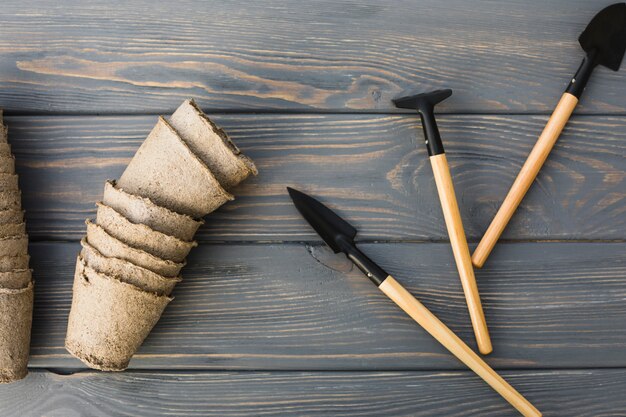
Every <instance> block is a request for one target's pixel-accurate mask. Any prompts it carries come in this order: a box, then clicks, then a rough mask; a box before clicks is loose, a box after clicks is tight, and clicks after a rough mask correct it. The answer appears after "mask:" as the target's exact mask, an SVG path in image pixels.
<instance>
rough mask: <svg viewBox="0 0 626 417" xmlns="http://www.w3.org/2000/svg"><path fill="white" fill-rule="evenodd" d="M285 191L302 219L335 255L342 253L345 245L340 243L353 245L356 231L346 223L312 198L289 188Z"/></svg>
mask: <svg viewBox="0 0 626 417" xmlns="http://www.w3.org/2000/svg"><path fill="white" fill-rule="evenodd" d="M287 191H289V196H290V197H291V199H292V200H293V204H294V205H295V206H296V208H297V209H298V211H299V212H300V214H302V217H304V219H305V220H306V221H307V222H309V224H310V225H311V226H312V227H313V229H315V231H316V232H317V234H319V235H320V237H321V238H322V239H324V242H326V244H327V245H328V246H330V248H331V249H332V250H333V251H334V252H335V253H339V252H343V250H344V249H345V245H342V243H349V244H351V245H354V236H356V229H355V228H354V227H352V226H351V225H350V224H349V223H348V222H347V221H345V220H344V219H342V218H341V217H339V216H338V215H337V214H336V213H335V212H334V211H332V210H331V209H329V208H328V207H326V206H325V205H323V204H322V203H320V202H319V201H317V200H316V199H314V198H313V197H311V196H308V195H306V194H304V193H303V192H301V191H298V190H294V189H293V188H290V187H287ZM342 240H343V241H342Z"/></svg>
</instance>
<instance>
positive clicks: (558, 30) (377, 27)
mask: <svg viewBox="0 0 626 417" xmlns="http://www.w3.org/2000/svg"><path fill="white" fill-rule="evenodd" d="M611 2H612V1H611V0H609V1H605V0H603V1H589V0H574V1H572V0H569V1H565V0H561V1H549V2H547V1H544V0H526V1H514V0H507V1H499V2H493V1H479V0H476V1H466V0H463V1H462V0H453V1H445V2H441V1H438V0H422V1H409V0H405V1H394V2H387V3H385V2H379V1H374V0H367V1H359V2H356V1H320V2H305V1H302V0H297V1H295V0H294V1H263V2H246V3H243V2H240V3H237V4H235V3H234V2H227V1H211V2H208V1H207V2H203V1H164V0H159V1H148V0H143V1H141V0H134V1H111V2H102V1H96V0H80V1H79V0H69V1H68V0H63V1H46V0H22V1H20V2H3V4H2V5H1V7H0V106H1V107H3V108H4V109H5V112H6V123H7V124H8V125H9V128H10V137H9V138H10V142H11V144H12V146H13V149H14V152H15V155H16V158H17V170H18V173H19V174H20V176H21V177H20V178H21V180H20V181H21V187H22V191H23V203H24V206H25V209H26V210H27V224H28V231H29V234H30V236H31V254H32V266H33V268H34V270H35V272H34V275H35V279H36V281H37V283H36V300H35V317H34V324H33V340H32V351H31V361H30V375H29V376H28V377H27V378H26V379H25V380H23V381H21V382H18V383H14V384H11V385H6V386H1V387H0V415H2V416H55V417H72V416H164V415H168V416H184V415H194V416H243V415H262V416H357V415H359V416H363V415H366V416H433V417H434V416H446V417H447V416H454V417H461V416H487V417H489V416H516V415H517V414H516V412H515V411H514V410H513V409H512V408H511V407H510V406H509V405H508V404H507V403H506V402H505V401H504V400H502V399H501V398H500V397H499V396H498V395H496V394H495V393H494V392H493V391H491V390H490V389H489V388H488V387H487V386H486V385H485V384H484V383H483V382H482V381H481V380H480V379H479V378H478V377H476V376H475V375H474V374H473V373H471V372H469V371H467V370H466V369H465V368H464V367H463V366H462V365H461V364H460V363H459V362H458V361H456V360H455V359H454V358H453V357H452V356H451V355H450V354H448V353H447V352H446V351H445V350H444V349H443V348H442V347H441V346H439V345H438V344H437V343H436V342H435V341H434V340H433V339H431V338H430V337H429V336H428V335H427V334H426V333H425V332H424V331H423V330H422V329H420V328H419V327H418V326H417V325H416V324H415V323H414V322H412V321H411V320H410V319H409V318H408V317H407V316H405V315H404V313H402V312H401V311H400V310H399V309H398V308H396V307H395V306H394V305H393V304H392V302H391V301H389V300H388V299H387V298H385V297H384V296H383V295H382V294H381V293H380V292H379V291H378V290H377V289H376V287H374V286H373V285H371V283H370V282H369V281H368V280H367V279H366V278H364V277H363V276H361V274H360V273H359V272H358V271H356V270H355V268H353V267H352V265H351V264H349V263H348V262H347V261H346V260H345V258H343V257H341V256H336V255H334V254H332V253H331V252H330V251H329V250H328V249H327V248H326V247H324V245H323V244H322V242H321V241H320V239H319V238H318V237H317V236H316V235H315V234H313V233H312V231H311V229H310V228H309V226H308V225H307V224H306V223H305V222H304V221H303V220H302V218H301V217H300V216H299V215H298V213H297V212H296V210H295V209H294V207H293V206H292V204H291V202H290V200H289V197H288V196H287V193H286V191H285V186H287V185H291V186H294V187H296V188H300V189H302V190H304V191H307V192H310V193H311V194H314V195H317V196H320V197H321V198H322V199H323V200H324V201H325V202H327V203H328V204H329V205H330V206H331V207H333V208H336V209H337V210H338V211H340V212H341V213H342V214H343V215H345V216H346V217H347V218H349V219H350V220H351V221H352V222H353V223H354V224H355V225H356V226H357V227H358V229H359V231H360V234H359V236H358V238H359V240H360V241H361V242H362V248H363V250H364V251H365V252H366V253H367V254H369V255H370V256H371V257H372V258H374V259H376V260H377V261H379V262H380V263H381V265H382V266H383V267H385V268H386V269H388V270H389V272H390V273H392V274H393V275H394V276H395V277H396V278H397V279H398V280H399V281H401V282H402V283H404V284H405V285H406V286H407V287H408V288H409V289H410V290H411V291H412V292H413V293H414V294H415V295H416V296H417V297H418V298H419V299H421V300H422V301H423V302H424V303H425V304H426V305H427V306H428V307H429V308H431V309H432V311H433V312H435V313H436V314H437V315H438V316H439V317H440V318H441V319H442V320H443V321H444V322H445V323H446V324H448V325H449V326H450V327H451V328H452V329H453V330H454V331H456V332H458V334H459V335H460V336H461V337H462V338H463V339H464V340H465V341H467V342H468V343H469V344H470V345H471V346H473V347H475V344H474V340H473V335H472V331H471V326H470V322H469V317H468V314H467V310H466V305H465V301H464V298H463V295H462V291H461V286H460V282H459V279H458V276H457V273H456V269H455V265H454V262H453V258H452V253H451V250H450V246H449V244H448V242H447V236H446V232H445V226H444V223H443V219H442V213H441V209H440V207H439V203H438V199H437V195H436V189H435V184H434V181H433V177H432V171H431V168H430V165H429V163H428V160H427V156H426V150H425V148H424V146H423V144H422V139H421V134H422V133H421V128H420V125H419V119H418V117H417V116H416V115H415V114H413V113H411V112H407V111H402V110H398V109H395V108H394V107H393V106H392V104H391V102H390V99H391V98H392V97H394V96H396V95H398V94H399V93H400V92H402V91H403V90H406V89H410V88H419V89H424V90H426V89H432V88H444V87H445V88H452V89H453V90H454V95H453V96H452V97H451V98H450V99H448V100H447V101H445V102H444V103H442V104H441V105H440V106H439V107H438V110H439V114H440V116H439V118H438V120H439V126H440V130H441V132H442V137H443V139H444V142H445V144H446V150H447V152H448V153H447V155H448V159H449V161H450V164H451V168H452V175H453V178H454V182H455V185H456V191H457V197H458V199H459V203H460V206H461V212H462V216H463V221H464V224H465V228H466V232H467V235H468V237H469V239H470V241H471V242H470V245H471V246H472V247H473V246H475V245H476V243H477V242H478V240H479V239H480V237H481V235H482V233H483V232H484V230H485V229H486V227H487V225H488V224H489V222H490V220H491V218H492V216H493V215H494V214H495V211H496V209H497V208H498V206H499V204H500V202H501V201H502V199H503V198H504V195H505V193H506V191H507V190H508V187H509V186H510V185H511V183H512V181H513V179H514V177H515V175H516V174H517V172H518V170H519V168H520V166H521V164H522V163H523V161H524V159H525V157H526V155H527V153H528V152H529V150H530V148H531V146H532V145H533V143H534V142H535V140H536V138H537V136H538V134H539V133H540V131H541V129H542V127H543V125H544V123H545V122H546V120H547V118H548V115H549V113H550V111H551V109H552V108H553V107H554V105H555V104H556V102H557V100H558V98H559V97H560V93H561V92H562V90H563V89H564V87H565V86H566V84H567V82H568V81H569V77H570V76H571V75H572V74H573V73H574V71H575V70H576V68H577V67H578V64H579V61H580V59H581V58H582V51H581V49H580V47H579V45H578V43H577V37H578V34H579V33H580V32H581V31H582V29H583V28H584V27H585V25H586V23H587V22H588V21H589V20H590V18H591V17H592V16H593V15H594V14H595V13H596V12H597V11H598V10H600V9H601V8H602V7H604V6H606V5H608V4H610V3H611ZM188 97H194V98H195V99H196V100H197V102H198V103H199V104H200V105H201V106H202V108H203V109H204V110H205V111H206V112H207V113H208V114H209V115H210V116H211V117H212V118H214V120H215V121H216V122H217V123H219V124H220V125H221V126H223V127H224V128H225V129H226V130H227V132H229V133H230V135H231V136H232V137H233V139H234V140H235V141H236V142H237V144H238V145H240V147H241V148H242V149H243V151H244V152H245V153H247V154H248V155H250V156H251V157H252V158H253V159H254V160H255V161H256V163H257V165H258V167H259V170H260V175H259V176H258V177H255V178H253V179H251V180H249V181H247V182H246V183H245V184H244V185H243V186H241V187H239V188H238V189H236V190H235V194H236V196H237V197H238V198H237V200H236V201H234V202H232V203H229V204H227V205H226V206H224V207H223V208H222V209H220V210H219V211H218V212H216V213H214V214H213V215H211V216H210V217H208V218H207V224H206V226H204V227H203V229H202V230H201V232H200V234H199V236H198V239H199V241H200V243H201V245H200V246H199V247H198V248H197V249H195V250H193V252H192V254H191V256H190V258H189V265H188V267H186V268H185V269H184V271H183V274H184V281H183V283H182V284H180V285H179V286H178V287H177V288H176V290H175V293H174V295H175V300H174V302H172V304H171V305H170V306H169V307H168V308H167V310H166V311H165V313H164V315H163V317H162V319H161V321H160V322H159V323H158V325H157V326H156V327H155V329H154V331H153V332H152V334H151V335H150V336H149V338H148V339H147V340H146V342H145V343H144V345H143V346H142V348H141V349H140V351H139V352H138V354H137V355H136V356H135V358H134V359H133V360H132V362H131V367H130V369H129V370H127V371H126V372H123V373H102V372H95V371H91V370H89V369H86V367H85V366H84V365H83V364H82V363H81V362H79V361H78V360H76V359H74V358H72V357H71V356H70V355H69V354H68V353H67V352H66V351H65V349H64V347H63V338H64V335H65V328H66V322H67V316H68V311H69V306H70V300H71V284H72V279H73V267H74V262H75V256H76V253H77V252H78V250H79V238H80V236H81V235H82V234H83V233H84V230H85V225H84V223H83V222H84V219H85V217H89V216H92V215H93V214H94V213H95V207H94V203H95V202H96V201H97V200H98V199H99V198H100V196H101V194H102V186H103V183H104V180H106V179H108V178H117V177H118V176H119V175H120V173H121V172H122V170H123V169H124V167H125V165H126V164H127V163H128V161H129V159H130V158H131V156H132V155H133V154H134V152H135V150H136V149H137V148H138V146H139V144H140V143H141V141H142V140H143V139H144V138H145V137H146V135H147V134H148V132H149V131H150V129H151V127H152V126H153V125H154V123H155V122H156V118H157V115H159V114H170V113H171V112H172V111H173V110H174V109H175V108H176V107H177V106H178V105H179V104H180V103H181V102H182V101H183V100H184V99H186V98H188ZM625 171H626V69H625V68H624V67H623V68H622V69H621V70H620V71H619V72H611V71H609V70H607V69H605V68H599V69H598V70H597V72H596V73H595V74H594V76H593V78H592V80H591V82H590V84H589V86H588V89H587V93H586V95H585V96H584V97H583V100H582V102H581V104H580V106H579V107H578V109H577V110H576V112H575V116H574V117H573V119H572V120H571V122H570V123H569V125H568V126H567V127H566V129H565V131H564V133H563V135H562V137H561V139H560V141H559V142H558V143H557V145H556V147H555V149H554V151H553V153H552V155H551V156H550V158H549V159H548V161H547V164H546V165H545V167H544V168H543V170H542V172H541V173H540V175H539V177H538V179H537V181H536V183H535V184H534V186H533V187H532V189H531V191H530V192H529V194H528V195H527V197H526V199H525V200H524V201H523V203H522V205H521V207H520V209H519V210H518V212H517V214H516V216H515V217H514V219H513V221H512V222H511V224H510V225H509V227H508V229H507V230H506V232H505V234H504V241H503V242H502V243H501V244H499V245H498V246H497V247H496V250H495V251H494V252H493V255H492V256H491V258H490V259H489V261H488V263H487V264H486V266H485V268H484V269H483V270H480V271H477V280H478V283H479V287H480V290H481V293H482V299H483V302H484V308H485V313H486V316H487V320H488V323H489V325H490V329H491V335H492V338H493V343H494V353H493V354H492V355H490V356H489V357H487V361H488V362H489V363H490V364H491V365H492V366H493V367H495V368H496V369H498V370H500V371H501V373H502V374H503V375H504V376H505V377H506V378H507V379H508V380H509V381H510V382H511V384H512V385H514V386H515V387H516V388H517V389H518V390H519V391H520V392H521V393H522V394H524V395H525V396H527V398H528V399H529V400H531V401H532V402H533V403H534V404H535V405H536V406H537V407H538V408H539V409H540V410H542V411H543V412H544V414H545V416H570V417H571V416H589V417H592V416H593V417H597V416H602V417H609V416H611V417H612V416H626V395H624V394H625V393H626V278H625V276H626V250H625V249H626V247H625V244H624V242H625V240H626V174H625Z"/></svg>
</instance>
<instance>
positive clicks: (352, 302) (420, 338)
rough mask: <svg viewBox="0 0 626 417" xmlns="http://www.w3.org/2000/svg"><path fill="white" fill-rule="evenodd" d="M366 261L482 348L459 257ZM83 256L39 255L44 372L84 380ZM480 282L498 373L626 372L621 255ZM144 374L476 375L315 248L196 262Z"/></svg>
mask: <svg viewBox="0 0 626 417" xmlns="http://www.w3.org/2000/svg"><path fill="white" fill-rule="evenodd" d="M361 248H362V249H363V250H364V251H365V252H366V253H367V254H368V255H370V256H371V257H372V259H375V260H376V261H378V262H380V264H381V265H382V266H383V267H384V268H386V269H387V270H388V271H389V272H390V273H391V274H393V275H394V276H395V277H396V278H397V279H398V280H399V281H400V282H402V283H403V284H404V285H406V286H407V288H409V290H410V291H412V292H413V293H414V294H415V295H416V296H417V297H418V298H419V299H420V300H421V301H423V302H424V304H426V305H427V306H428V307H429V308H431V309H432V311H433V312H435V313H436V314H437V315H438V316H439V317H440V318H441V319H442V320H443V321H444V322H445V323H446V324H448V325H449V326H450V327H451V328H452V329H453V330H454V331H456V332H457V333H458V334H459V335H460V337H462V338H463V339H464V340H466V341H467V342H468V343H469V344H470V345H471V346H474V341H473V335H472V331H471V326H470V322H469V318H468V315H467V312H466V305H465V300H464V298H463V295H462V290H461V286H460V282H459V279H458V276H457V273H456V269H455V265H454V261H453V258H452V255H451V253H450V252H451V250H450V248H449V245H447V244H444V243H438V244H434V243H422V244H363V245H361ZM78 250H79V245H78V243H72V244H69V243H34V244H32V245H31V254H32V259H33V262H32V264H33V267H34V269H35V275H34V276H35V279H36V281H37V283H36V296H35V320H34V328H33V342H32V357H31V366H34V367H67V368H73V369H77V368H84V365H82V364H81V363H80V362H79V361H78V360H75V359H72V358H71V357H70V356H69V354H67V352H65V350H64V348H63V339H64V335H65V329H66V321H67V314H68V311H69V306H70V299H71V298H70V297H71V284H72V276H73V270H74V262H75V256H76V254H77V252H78ZM493 256H494V258H493V259H492V262H491V264H490V265H489V266H490V267H489V268H488V269H485V270H481V271H478V272H477V279H478V282H479V287H480V291H481V295H482V299H483V302H484V308H485V314H486V316H487V321H488V324H489V327H490V330H491V336H492V339H493V344H494V353H493V354H492V355H490V356H488V357H487V358H486V360H487V361H488V362H489V363H491V364H492V365H493V366H495V367H497V368H500V369H503V368H506V369H512V368H524V369H529V368H531V369H532V368H553V367H568V368H571V367H618V366H620V367H625V366H626V356H624V347H625V346H626V304H625V303H624V297H625V295H626V281H625V280H624V279H623V277H624V275H626V258H625V257H624V245H623V244H621V243H620V244H618V243H514V244H502V245H500V247H499V248H498V250H497V252H496V253H494V255H493ZM183 277H184V281H183V282H182V283H181V284H179V285H178V286H177V288H176V290H175V292H174V296H175V300H174V301H173V302H172V303H171V304H170V305H169V306H168V308H167V309H166V311H165V314H164V316H163V317H162V318H161V321H160V322H159V323H158V324H157V326H156V328H155V329H154V331H153V332H152V334H151V335H150V336H149V338H148V339H147V340H146V342H145V344H144V345H143V346H142V348H141V349H140V351H139V353H138V354H137V355H136V357H135V358H134V359H133V360H132V361H131V367H133V368H135V369H139V368H142V369H164V368H167V369H178V368H183V369H220V370H233V369H248V370H263V369H269V370H281V369H282V370H286V369H294V370H370V369H376V370H424V369H462V368H463V366H462V365H461V364H460V363H459V362H457V361H456V360H455V359H454V358H453V357H451V356H450V355H449V354H448V353H447V351H445V349H443V348H442V347H440V346H439V345H438V344H437V342H435V341H434V339H432V338H431V337H430V336H428V335H427V334H426V333H425V332H424V331H423V330H422V329H420V328H419V327H418V325H417V324H415V323H414V322H413V321H412V320H411V319H409V318H408V316H406V315H405V314H404V313H403V312H402V311H400V310H399V309H398V308H397V307H396V306H395V305H394V304H393V303H392V302H391V301H390V300H388V299H387V298H386V297H385V296H384V295H383V294H382V293H380V292H379V291H378V290H377V288H376V287H375V286H374V285H372V284H371V283H370V282H369V280H368V279H367V278H365V277H363V276H362V275H361V274H360V272H357V271H356V270H355V268H352V266H351V264H350V263H349V262H348V261H347V260H346V259H345V257H343V256H341V255H334V254H332V252H330V251H329V250H328V249H326V248H325V247H319V246H310V245H303V244H282V245H258V244H255V245H234V244H228V245H218V244H205V245H201V246H200V247H199V248H197V249H194V251H192V254H191V256H190V258H189V265H188V266H187V267H186V268H185V269H184V270H183Z"/></svg>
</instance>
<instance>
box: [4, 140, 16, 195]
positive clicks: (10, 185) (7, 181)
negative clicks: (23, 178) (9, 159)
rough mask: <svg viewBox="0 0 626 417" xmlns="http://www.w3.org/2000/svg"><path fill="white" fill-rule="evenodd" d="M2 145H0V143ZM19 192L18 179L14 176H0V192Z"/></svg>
mask: <svg viewBox="0 0 626 417" xmlns="http://www.w3.org/2000/svg"><path fill="white" fill-rule="evenodd" d="M0 145H2V143H0ZM9 190H15V191H17V190H19V187H18V177H17V175H16V174H0V192H2V191H9Z"/></svg>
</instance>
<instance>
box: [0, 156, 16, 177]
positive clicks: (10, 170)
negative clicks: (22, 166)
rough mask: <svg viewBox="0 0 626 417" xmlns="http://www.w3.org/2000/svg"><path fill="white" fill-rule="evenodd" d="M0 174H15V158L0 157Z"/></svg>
mask: <svg viewBox="0 0 626 417" xmlns="http://www.w3.org/2000/svg"><path fill="white" fill-rule="evenodd" d="M0 173H2V174H15V157H13V155H9V156H6V155H0Z"/></svg>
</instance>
